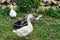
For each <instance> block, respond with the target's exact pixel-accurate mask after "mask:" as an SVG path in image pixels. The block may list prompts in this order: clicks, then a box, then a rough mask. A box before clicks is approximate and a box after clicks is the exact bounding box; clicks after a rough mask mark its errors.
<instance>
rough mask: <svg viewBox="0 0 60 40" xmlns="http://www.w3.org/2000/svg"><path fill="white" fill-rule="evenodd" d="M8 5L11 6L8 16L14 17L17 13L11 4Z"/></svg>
mask: <svg viewBox="0 0 60 40" xmlns="http://www.w3.org/2000/svg"><path fill="white" fill-rule="evenodd" d="M10 6H11V10H10V13H9V15H10V17H12V18H14V17H16V16H17V13H16V12H15V10H13V6H12V4H11V5H10Z"/></svg>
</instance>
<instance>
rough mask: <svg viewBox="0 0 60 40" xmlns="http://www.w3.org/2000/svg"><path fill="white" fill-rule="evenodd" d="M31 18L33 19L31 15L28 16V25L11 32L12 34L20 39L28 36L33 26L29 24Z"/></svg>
mask: <svg viewBox="0 0 60 40" xmlns="http://www.w3.org/2000/svg"><path fill="white" fill-rule="evenodd" d="M31 18H34V16H33V15H32V14H29V15H28V17H27V23H28V25H27V26H24V27H22V28H19V29H17V30H13V32H15V33H16V34H17V35H18V36H20V37H26V36H27V35H28V34H30V33H31V32H32V31H33V26H32V24H31V22H30V19H31Z"/></svg>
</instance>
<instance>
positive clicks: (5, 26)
mask: <svg viewBox="0 0 60 40" xmlns="http://www.w3.org/2000/svg"><path fill="white" fill-rule="evenodd" d="M25 15H26V14H24V13H19V15H18V17H22V18H23V16H25ZM15 21H17V18H16V19H12V18H10V17H9V16H1V17H0V40H25V39H24V38H20V37H18V36H17V35H16V34H15V33H13V32H12V30H13V29H14V28H13V26H12V24H13V23H14V22H15ZM32 24H33V28H34V30H33V32H32V33H31V34H29V35H28V36H27V37H28V40H60V19H55V18H52V17H49V16H45V15H43V17H42V18H40V19H39V20H38V21H35V22H33V23H32Z"/></svg>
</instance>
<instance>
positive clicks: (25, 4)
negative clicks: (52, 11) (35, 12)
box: [17, 0, 39, 12]
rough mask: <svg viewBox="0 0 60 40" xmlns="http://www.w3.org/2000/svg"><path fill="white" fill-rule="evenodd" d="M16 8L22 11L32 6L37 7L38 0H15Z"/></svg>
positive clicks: (28, 9) (29, 9) (26, 10)
mask: <svg viewBox="0 0 60 40" xmlns="http://www.w3.org/2000/svg"><path fill="white" fill-rule="evenodd" d="M17 5H18V9H19V10H20V11H22V12H28V11H31V10H32V8H33V9H34V8H38V6H39V0H17Z"/></svg>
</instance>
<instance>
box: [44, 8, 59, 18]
mask: <svg viewBox="0 0 60 40" xmlns="http://www.w3.org/2000/svg"><path fill="white" fill-rule="evenodd" d="M44 14H45V15H48V16H51V17H55V18H60V8H56V9H52V8H49V9H48V10H45V11H44Z"/></svg>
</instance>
